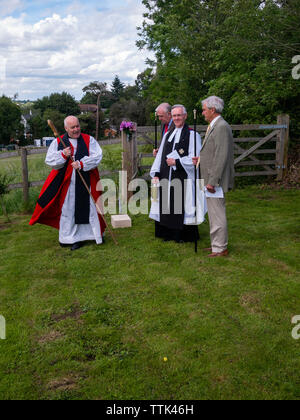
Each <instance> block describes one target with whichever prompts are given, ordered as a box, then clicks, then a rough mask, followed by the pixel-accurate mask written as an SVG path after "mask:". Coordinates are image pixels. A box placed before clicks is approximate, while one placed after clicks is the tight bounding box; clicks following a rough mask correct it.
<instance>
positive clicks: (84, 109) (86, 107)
mask: <svg viewBox="0 0 300 420" xmlns="http://www.w3.org/2000/svg"><path fill="white" fill-rule="evenodd" d="M79 108H80V112H81V114H87V113H88V112H91V113H92V114H96V113H97V105H94V104H79Z"/></svg>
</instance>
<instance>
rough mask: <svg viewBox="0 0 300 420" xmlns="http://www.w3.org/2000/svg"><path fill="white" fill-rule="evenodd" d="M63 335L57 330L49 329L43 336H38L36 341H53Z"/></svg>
mask: <svg viewBox="0 0 300 420" xmlns="http://www.w3.org/2000/svg"><path fill="white" fill-rule="evenodd" d="M62 337H63V334H62V333H60V332H59V331H50V332H49V333H48V334H46V335H44V336H43V337H40V338H39V339H38V343H39V344H41V345H43V344H47V343H52V342H53V341H56V340H59V339H60V338H62Z"/></svg>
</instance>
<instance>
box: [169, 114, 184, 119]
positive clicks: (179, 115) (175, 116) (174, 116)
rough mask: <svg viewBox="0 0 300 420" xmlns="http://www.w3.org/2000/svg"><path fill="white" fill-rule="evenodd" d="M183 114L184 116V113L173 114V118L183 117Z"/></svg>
mask: <svg viewBox="0 0 300 420" xmlns="http://www.w3.org/2000/svg"><path fill="white" fill-rule="evenodd" d="M183 116H184V114H173V115H172V117H173V118H177V117H183Z"/></svg>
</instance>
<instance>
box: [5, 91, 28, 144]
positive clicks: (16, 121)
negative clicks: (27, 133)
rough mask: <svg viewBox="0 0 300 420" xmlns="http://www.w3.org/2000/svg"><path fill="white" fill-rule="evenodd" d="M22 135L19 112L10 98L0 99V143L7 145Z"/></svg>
mask: <svg viewBox="0 0 300 420" xmlns="http://www.w3.org/2000/svg"><path fill="white" fill-rule="evenodd" d="M22 133H23V126H22V125H21V110H20V108H19V107H18V105H16V104H15V103H14V102H13V101H12V100H11V99H10V98H8V97H6V96H2V97H1V98H0V143H1V144H8V143H9V141H10V140H11V139H12V138H14V139H16V138H18V137H19V136H20V135H21V134H22Z"/></svg>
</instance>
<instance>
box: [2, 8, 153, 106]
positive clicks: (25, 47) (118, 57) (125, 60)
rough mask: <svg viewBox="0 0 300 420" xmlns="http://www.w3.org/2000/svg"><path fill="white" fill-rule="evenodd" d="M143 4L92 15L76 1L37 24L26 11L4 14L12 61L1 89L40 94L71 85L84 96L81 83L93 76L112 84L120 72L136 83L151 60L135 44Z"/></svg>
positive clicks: (5, 39) (4, 52)
mask: <svg viewBox="0 0 300 420" xmlns="http://www.w3.org/2000/svg"><path fill="white" fill-rule="evenodd" d="M14 3H20V2H18V1H14ZM137 3H138V4H137ZM140 3H141V2H139V1H138V2H137V0H127V1H124V2H123V3H122V6H120V7H119V8H118V9H115V10H107V11H94V13H90V12H89V14H88V15H83V14H82V11H81V12H80V9H78V7H75V6H76V4H75V6H74V7H73V8H72V7H70V8H69V14H68V15H65V16H63V15H59V14H52V15H51V16H48V17H46V18H44V19H40V20H39V21H37V22H35V23H28V21H27V16H26V15H25V14H23V15H21V16H20V17H12V16H7V17H4V18H0V56H3V57H4V58H5V59H6V61H7V66H6V76H7V77H6V80H5V82H6V83H5V84H4V86H3V83H2V86H1V89H2V92H0V94H2V93H5V94H7V95H9V96H11V95H13V94H14V93H16V92H18V93H19V97H20V98H23V99H27V98H30V99H36V98H37V97H41V96H44V95H49V94H50V93H52V92H58V91H60V92H61V91H63V90H67V91H68V92H69V93H71V94H72V95H74V96H75V97H76V98H77V99H80V98H81V97H82V95H83V92H82V88H83V87H84V86H85V85H86V84H88V83H89V82H91V81H94V80H99V81H101V82H107V83H108V84H110V83H111V82H112V81H113V79H114V77H115V75H116V74H118V75H119V77H120V79H121V81H122V82H124V83H128V84H129V83H130V84H132V83H134V80H135V78H136V76H137V75H138V73H140V72H142V71H143V70H144V69H145V59H146V53H145V52H143V53H142V52H140V51H138V50H137V48H136V46H135V41H136V39H137V31H136V26H138V25H139V24H140V23H141V21H142V19H143V17H142V15H143V11H144V9H143V6H142V5H141V4H140ZM0 4H2V3H0ZM77 4H78V1H77ZM19 6H20V5H19ZM0 10H1V9H0ZM71 12H72V13H73V14H72V13H71ZM2 82H3V81H2Z"/></svg>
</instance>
